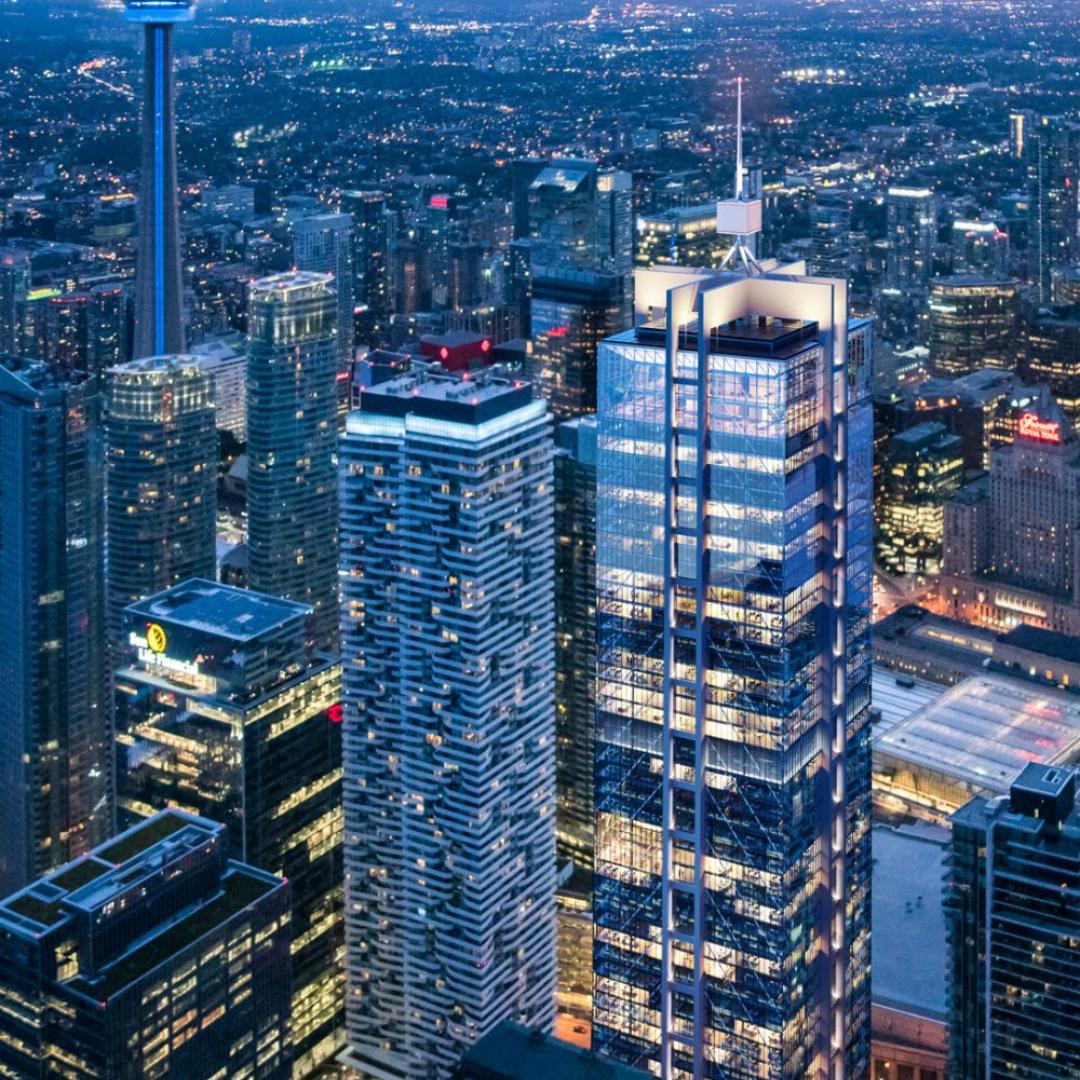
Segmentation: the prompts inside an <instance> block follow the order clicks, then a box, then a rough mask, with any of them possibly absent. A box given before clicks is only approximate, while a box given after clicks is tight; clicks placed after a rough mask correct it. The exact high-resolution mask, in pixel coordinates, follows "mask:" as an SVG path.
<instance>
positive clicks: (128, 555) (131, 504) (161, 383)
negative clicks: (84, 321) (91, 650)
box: [105, 356, 218, 642]
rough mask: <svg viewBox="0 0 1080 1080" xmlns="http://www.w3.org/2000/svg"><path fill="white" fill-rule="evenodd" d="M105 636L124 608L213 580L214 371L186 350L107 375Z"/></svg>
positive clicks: (116, 630) (116, 626)
mask: <svg viewBox="0 0 1080 1080" xmlns="http://www.w3.org/2000/svg"><path fill="white" fill-rule="evenodd" d="M105 386H106V421H105V442H106V491H107V495H108V499H107V503H106V506H107V508H108V509H107V514H108V525H109V560H108V574H107V583H106V585H107V593H108V618H109V634H110V638H111V640H112V641H113V642H119V640H120V620H121V617H122V615H123V611H124V608H125V607H127V605H128V604H131V603H133V602H134V601H136V600H141V599H142V598H143V597H144V596H150V595H152V594H153V593H156V592H159V591H160V590H162V589H167V588H168V587H169V586H170V585H175V584H176V583H177V582H178V581H184V580H185V579H187V578H191V577H204V578H213V577H215V576H216V568H217V549H216V526H217V520H216V518H217V456H218V442H217V428H216V427H215V411H214V380H213V376H211V375H210V374H209V373H207V372H205V371H203V370H202V369H201V368H200V367H199V365H198V361H197V360H196V359H195V358H194V357H192V356H156V357H150V358H148V359H145V360H133V361H132V362H131V363H130V364H124V365H122V366H120V367H117V368H112V369H111V370H110V371H109V372H108V373H107V375H106V383H105Z"/></svg>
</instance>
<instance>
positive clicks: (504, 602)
mask: <svg viewBox="0 0 1080 1080" xmlns="http://www.w3.org/2000/svg"><path fill="white" fill-rule="evenodd" d="M551 455H552V446H551V422H550V420H549V418H548V416H547V408H546V406H545V404H544V402H542V401H534V400H533V399H532V391H531V388H530V387H529V386H528V385H523V384H521V383H514V382H512V381H510V380H508V379H507V378H505V377H500V376H499V375H498V374H496V373H493V372H492V371H488V372H480V373H474V374H473V375H471V376H469V375H465V374H458V375H448V374H444V373H441V372H439V369H437V368H436V369H433V371H431V372H425V371H417V372H414V373H409V374H406V375H402V376H399V377H396V378H392V379H388V380H387V381H385V382H381V383H378V384H377V385H375V386H372V387H369V388H368V389H366V390H365V391H364V392H363V394H362V395H361V397H360V408H359V409H358V410H356V411H354V412H352V413H350V414H349V417H348V425H347V429H346V435H345V438H344V440H343V443H342V449H341V458H342V462H341V464H342V572H343V577H342V593H343V622H342V660H343V667H342V670H343V684H344V704H345V733H344V743H345V753H344V758H345V786H344V792H345V868H346V869H345V877H346V927H347V948H348V951H347V961H346V967H347V973H348V988H347V1004H346V1015H347V1027H348V1039H349V1053H348V1055H347V1057H346V1059H345V1060H346V1061H347V1063H348V1064H350V1065H352V1066H353V1067H355V1068H357V1069H358V1070H359V1071H360V1072H361V1073H362V1074H363V1075H365V1076H368V1077H376V1078H379V1080H395V1078H404V1080H439V1078H445V1077H447V1076H449V1074H450V1072H451V1070H452V1069H453V1067H454V1066H455V1064H456V1063H457V1061H458V1059H459V1058H460V1056H461V1053H462V1052H463V1050H464V1049H465V1048H466V1047H467V1046H468V1045H469V1044H471V1043H472V1042H473V1041H475V1040H476V1039H477V1038H478V1037H479V1036H481V1035H483V1034H485V1033H486V1032H487V1031H488V1030H490V1029H491V1028H492V1027H493V1026H494V1025H495V1024H497V1023H498V1022H499V1021H500V1020H504V1019H508V1018H509V1019H514V1020H517V1021H519V1022H521V1023H524V1024H527V1025H529V1026H532V1027H539V1028H550V1026H551V1024H552V1021H553V1019H554V991H555V717H554V712H555V703H554V670H553V669H554V644H555V634H554V605H553V593H554V590H553V582H552V577H553V551H552V548H553V530H552V503H553V499H552V465H551Z"/></svg>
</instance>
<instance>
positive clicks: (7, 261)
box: [0, 248, 30, 354]
mask: <svg viewBox="0 0 1080 1080" xmlns="http://www.w3.org/2000/svg"><path fill="white" fill-rule="evenodd" d="M29 290H30V256H29V255H27V254H26V252H25V251H16V250H12V249H10V248H5V249H3V250H0V354H3V353H13V352H18V351H19V345H20V340H21V333H20V330H19V308H20V305H21V304H22V303H23V301H25V300H26V294H27V292H29Z"/></svg>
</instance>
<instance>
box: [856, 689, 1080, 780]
mask: <svg viewBox="0 0 1080 1080" xmlns="http://www.w3.org/2000/svg"><path fill="white" fill-rule="evenodd" d="M873 742H874V753H875V755H878V754H885V755H888V756H890V757H893V758H896V759H898V760H901V761H904V762H906V763H908V764H910V765H913V766H917V767H920V768H923V769H926V770H929V771H931V772H936V773H941V774H944V775H947V776H950V777H953V778H954V779H957V780H961V781H965V782H966V783H968V784H971V785H973V786H975V787H977V788H982V789H983V790H986V791H988V792H991V793H996V794H1005V793H1006V792H1007V791H1008V790H1009V785H1010V784H1011V783H1012V782H1013V780H1015V779H1016V777H1017V776H1018V775H1019V774H1020V772H1021V771H1022V770H1023V768H1024V766H1025V765H1027V764H1029V763H1030V762H1033V761H1034V762H1043V763H1045V764H1048V765H1056V764H1063V763H1067V762H1070V761H1073V760H1075V759H1076V758H1077V757H1078V756H1080V700H1078V699H1077V698H1076V697H1075V696H1074V695H1072V694H1069V693H1067V692H1066V691H1064V690H1057V689H1053V688H1050V687H1044V686H1038V685H1036V684H1034V683H1027V682H1024V681H1023V680H1020V679H1012V678H1009V677H1008V676H1005V675H996V674H995V675H991V674H980V675H973V676H971V677H970V678H967V679H964V681H963V682H959V683H957V684H956V685H955V686H953V687H950V688H949V689H948V690H946V691H945V693H943V694H941V695H940V696H939V697H937V698H935V699H934V700H932V701H929V702H927V703H926V704H925V705H923V706H922V707H920V708H919V709H917V710H916V711H915V712H914V713H912V714H911V715H910V716H908V717H907V718H906V719H903V720H900V721H899V722H897V723H895V724H892V725H891V726H886V725H884V724H883V725H879V727H878V728H877V730H876V731H875V734H874V740H873Z"/></svg>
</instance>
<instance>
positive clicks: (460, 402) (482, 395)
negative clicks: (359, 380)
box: [360, 366, 533, 424]
mask: <svg viewBox="0 0 1080 1080" xmlns="http://www.w3.org/2000/svg"><path fill="white" fill-rule="evenodd" d="M532 400H533V393H532V387H531V386H530V384H529V383H527V382H524V381H523V380H521V379H513V378H510V377H509V376H508V375H507V374H506V372H505V371H503V370H502V369H501V368H499V367H498V366H496V367H491V368H487V369H481V370H479V371H475V372H444V371H442V369H441V368H437V367H435V366H431V367H428V368H425V369H423V370H417V371H409V372H406V373H405V374H403V375H397V376H395V377H394V378H392V379H386V380H385V381H383V382H380V383H376V384H374V385H373V386H368V387H365V388H364V389H363V391H362V392H361V394H360V411H361V412H364V413H375V414H380V415H383V416H399V417H400V416H409V415H413V416H426V417H431V418H432V419H436V420H448V421H452V422H456V423H464V424H478V423H482V422H483V421H485V420H492V419H494V418H495V417H497V416H503V415H505V414H506V413H509V412H513V410H515V409H520V408H522V407H523V406H525V405H528V404H529V403H530V402H531V401H532Z"/></svg>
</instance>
